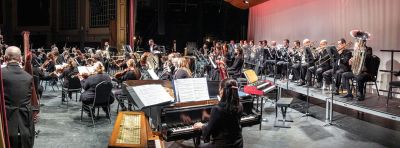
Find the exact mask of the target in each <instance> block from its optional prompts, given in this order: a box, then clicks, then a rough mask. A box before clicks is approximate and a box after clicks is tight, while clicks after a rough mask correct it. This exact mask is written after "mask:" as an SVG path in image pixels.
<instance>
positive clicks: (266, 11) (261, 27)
mask: <svg viewBox="0 0 400 148" xmlns="http://www.w3.org/2000/svg"><path fill="white" fill-rule="evenodd" d="M399 6H400V1H399V0H270V1H267V2H264V3H262V4H259V5H257V6H254V7H252V8H250V12H249V21H248V25H249V27H248V28H249V30H248V38H249V39H253V40H255V41H259V40H264V39H266V40H268V41H271V40H276V41H278V43H282V40H283V39H285V38H288V39H290V40H291V41H294V40H300V41H301V40H303V39H304V38H310V39H311V40H316V41H319V40H322V39H326V40H328V41H329V42H330V43H334V42H336V41H337V40H338V39H340V38H342V37H344V38H345V39H347V40H348V41H353V38H352V37H350V35H349V32H350V30H352V29H361V30H365V31H367V32H370V33H371V34H372V38H371V40H370V41H368V45H369V46H371V47H372V48H373V49H374V54H375V55H377V56H379V57H380V58H381V64H380V69H386V70H389V69H390V53H387V52H380V51H379V50H381V49H397V50H400V15H399V14H400V9H399ZM399 61H400V53H398V54H395V56H394V68H395V70H400V63H399ZM395 79H396V78H395ZM378 81H379V82H378V86H379V87H380V88H383V89H387V84H388V81H390V75H389V74H388V73H382V72H379V73H378ZM374 93H376V92H375V91H374Z"/></svg>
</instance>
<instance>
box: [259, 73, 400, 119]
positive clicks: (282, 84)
mask: <svg viewBox="0 0 400 148" xmlns="http://www.w3.org/2000/svg"><path fill="white" fill-rule="evenodd" d="M264 79H266V80H269V81H272V82H274V78H271V77H265V78H264ZM275 85H277V87H278V88H279V89H280V90H289V91H293V92H295V93H299V94H303V95H308V96H309V97H312V98H316V99H319V100H321V101H325V102H326V108H325V109H326V120H327V121H328V120H329V116H330V114H331V112H332V111H331V110H330V106H331V104H330V103H331V102H332V98H331V93H330V92H329V91H327V90H326V91H324V90H322V89H316V88H314V87H309V90H308V93H307V87H305V86H297V83H294V82H286V81H281V80H276V81H275ZM374 91H375V90H374ZM280 92H281V91H280ZM386 99H387V97H386V96H382V95H381V96H380V97H379V96H378V95H377V94H371V93H367V94H366V98H365V100H364V101H357V100H356V99H348V98H341V97H340V96H339V95H336V96H333V105H339V106H342V107H345V108H349V109H353V110H356V111H359V112H362V113H367V114H371V115H374V116H378V117H382V118H386V119H390V120H394V121H400V107H399V106H400V99H391V100H389V105H388V106H386Z"/></svg>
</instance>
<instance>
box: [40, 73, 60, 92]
mask: <svg viewBox="0 0 400 148" xmlns="http://www.w3.org/2000/svg"><path fill="white" fill-rule="evenodd" d="M57 81H58V78H57V77H52V76H46V77H45V78H44V79H41V82H40V84H43V83H44V86H43V88H44V90H46V89H47V86H51V88H52V89H53V91H55V90H54V86H56V87H57V89H59V88H58V85H57Z"/></svg>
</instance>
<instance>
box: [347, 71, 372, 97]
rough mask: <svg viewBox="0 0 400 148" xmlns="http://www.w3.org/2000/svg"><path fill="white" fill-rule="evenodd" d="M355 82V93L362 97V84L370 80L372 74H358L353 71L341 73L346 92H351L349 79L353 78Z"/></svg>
mask: <svg viewBox="0 0 400 148" xmlns="http://www.w3.org/2000/svg"><path fill="white" fill-rule="evenodd" d="M353 78H354V80H355V81H356V83H357V95H358V96H360V97H364V91H365V90H364V86H365V82H367V81H369V80H372V76H371V75H370V74H368V73H361V74H359V75H354V74H353V72H345V73H343V74H342V83H343V86H344V88H345V89H346V90H347V94H352V90H351V87H350V80H351V79H353Z"/></svg>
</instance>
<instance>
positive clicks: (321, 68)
mask: <svg viewBox="0 0 400 148" xmlns="http://www.w3.org/2000/svg"><path fill="white" fill-rule="evenodd" d="M327 46H328V41H326V40H321V41H320V43H319V47H318V49H317V51H316V52H317V53H316V54H315V56H318V57H317V58H318V61H316V63H315V65H314V66H311V67H310V68H308V69H307V74H306V81H307V83H308V84H307V86H311V81H312V75H315V77H316V79H317V84H316V85H315V87H316V88H321V87H322V80H323V77H322V73H324V72H325V71H327V70H328V69H330V67H331V65H330V63H329V62H325V61H324V59H322V58H323V57H326V56H329V55H328V51H327V50H326V47H327Z"/></svg>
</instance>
